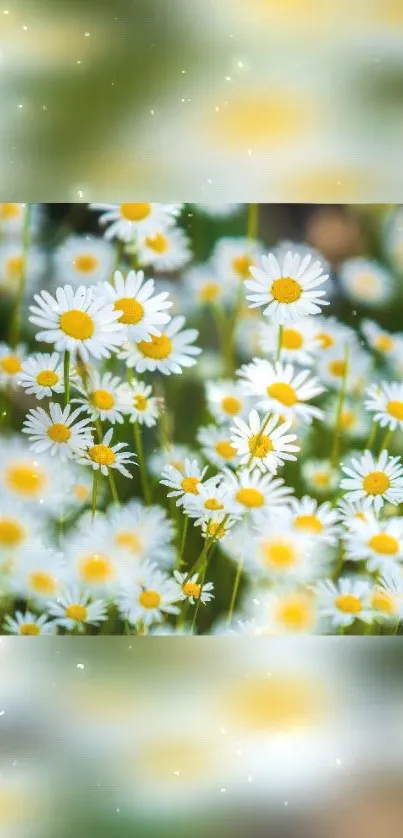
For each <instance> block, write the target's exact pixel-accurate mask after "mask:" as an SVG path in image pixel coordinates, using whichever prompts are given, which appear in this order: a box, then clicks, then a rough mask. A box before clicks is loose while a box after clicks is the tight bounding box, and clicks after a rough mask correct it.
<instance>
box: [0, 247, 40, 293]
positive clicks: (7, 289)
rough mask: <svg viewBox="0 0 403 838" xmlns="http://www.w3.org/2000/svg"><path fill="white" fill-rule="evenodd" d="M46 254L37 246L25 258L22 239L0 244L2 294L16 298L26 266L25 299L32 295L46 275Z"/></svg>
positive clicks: (0, 286)
mask: <svg viewBox="0 0 403 838" xmlns="http://www.w3.org/2000/svg"><path fill="white" fill-rule="evenodd" d="M46 263H47V259H46V256H45V253H44V252H43V251H42V250H41V249H40V248H38V247H35V245H32V246H31V247H30V248H29V251H28V254H27V256H26V257H25V255H24V253H23V249H22V241H21V239H16V240H10V239H8V240H6V241H4V242H2V243H1V244H0V293H1V292H2V293H4V294H7V295H8V296H10V297H15V296H16V295H17V293H18V289H19V288H20V284H21V277H22V271H23V269H24V266H25V297H27V296H29V295H30V292H31V291H32V289H33V288H36V287H37V285H38V282H39V281H40V280H41V281H43V279H44V277H45V274H46Z"/></svg>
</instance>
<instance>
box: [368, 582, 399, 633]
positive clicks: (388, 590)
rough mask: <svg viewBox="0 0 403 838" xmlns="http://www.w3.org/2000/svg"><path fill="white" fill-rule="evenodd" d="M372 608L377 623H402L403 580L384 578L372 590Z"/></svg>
mask: <svg viewBox="0 0 403 838" xmlns="http://www.w3.org/2000/svg"><path fill="white" fill-rule="evenodd" d="M371 607H372V609H373V612H374V620H375V622H376V623H382V624H384V625H385V624H388V623H396V622H397V621H399V623H400V621H401V619H402V617H403V578H400V579H398V577H397V576H382V577H381V578H380V580H379V582H377V583H376V585H375V586H374V588H373V589H372V592H371Z"/></svg>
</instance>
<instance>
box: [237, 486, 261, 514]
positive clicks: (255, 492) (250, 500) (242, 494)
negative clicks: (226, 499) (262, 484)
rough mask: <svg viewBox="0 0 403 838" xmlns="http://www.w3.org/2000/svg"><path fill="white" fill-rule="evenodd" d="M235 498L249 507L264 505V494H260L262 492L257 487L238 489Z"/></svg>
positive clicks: (254, 507)
mask: <svg viewBox="0 0 403 838" xmlns="http://www.w3.org/2000/svg"><path fill="white" fill-rule="evenodd" d="M236 500H237V501H238V503H241V504H242V506H247V507H249V509H257V508H258V507H260V506H264V495H262V492H259V489H254V488H252V487H251V488H243V489H240V490H239V492H237V494H236Z"/></svg>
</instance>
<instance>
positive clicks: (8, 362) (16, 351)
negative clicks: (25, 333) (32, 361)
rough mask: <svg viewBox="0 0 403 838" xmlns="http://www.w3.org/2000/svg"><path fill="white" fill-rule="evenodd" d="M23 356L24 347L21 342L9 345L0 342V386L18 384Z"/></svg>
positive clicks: (14, 385)
mask: <svg viewBox="0 0 403 838" xmlns="http://www.w3.org/2000/svg"><path fill="white" fill-rule="evenodd" d="M24 358H25V347H24V346H23V345H22V344H18V346H15V347H11V346H9V345H8V344H7V343H4V342H2V343H0V388H5V387H12V388H13V389H14V388H16V387H18V386H19V383H20V382H19V377H20V373H21V370H22V365H23V362H24Z"/></svg>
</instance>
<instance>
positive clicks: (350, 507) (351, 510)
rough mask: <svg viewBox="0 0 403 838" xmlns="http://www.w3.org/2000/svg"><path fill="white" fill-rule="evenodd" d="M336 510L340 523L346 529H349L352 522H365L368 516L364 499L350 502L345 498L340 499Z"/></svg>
mask: <svg viewBox="0 0 403 838" xmlns="http://www.w3.org/2000/svg"><path fill="white" fill-rule="evenodd" d="M336 508H337V512H338V514H339V517H340V521H341V522H342V523H343V524H344V526H346V527H349V526H350V524H351V522H352V521H356V520H358V521H365V519H366V517H367V515H368V507H367V506H366V504H365V500H364V499H362V500H358V501H357V500H355V501H351V500H347V499H346V498H341V499H340V500H339V501H338V502H337V507H336Z"/></svg>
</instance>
